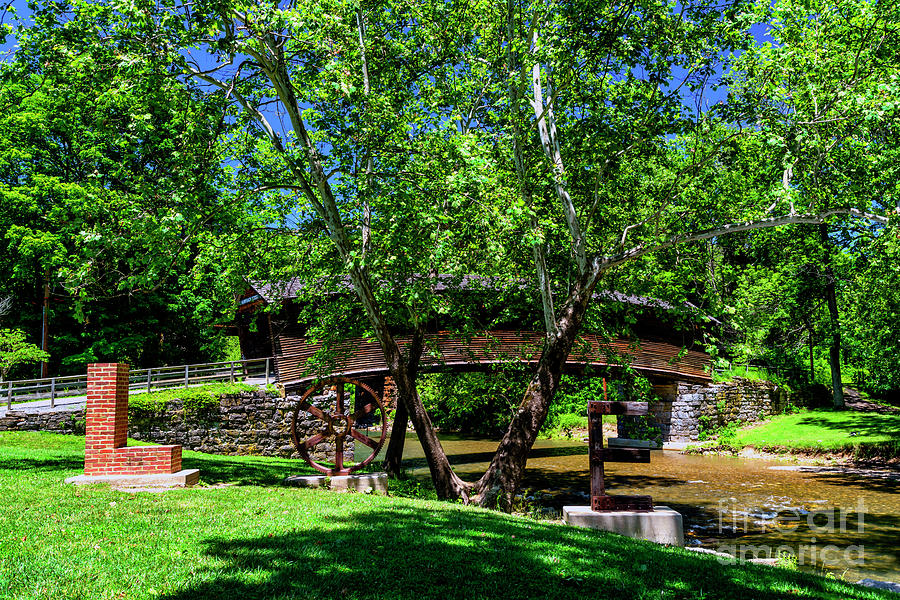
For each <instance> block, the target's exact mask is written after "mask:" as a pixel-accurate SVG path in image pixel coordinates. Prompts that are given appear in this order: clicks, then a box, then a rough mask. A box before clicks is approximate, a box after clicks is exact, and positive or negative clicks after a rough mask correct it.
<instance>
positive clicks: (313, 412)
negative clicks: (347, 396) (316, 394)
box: [300, 402, 331, 423]
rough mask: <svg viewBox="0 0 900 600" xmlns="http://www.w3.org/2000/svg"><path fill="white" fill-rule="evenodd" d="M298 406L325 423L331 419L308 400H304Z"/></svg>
mask: <svg viewBox="0 0 900 600" xmlns="http://www.w3.org/2000/svg"><path fill="white" fill-rule="evenodd" d="M300 408H302V409H303V410H305V411H306V412H308V413H309V414H311V415H312V416H314V417H315V418H317V419H319V420H320V421H325V422H326V423H328V422H329V421H331V419H330V418H329V417H328V415H326V414H325V413H324V412H323V411H322V410H320V409H318V408H316V407H315V406H313V405H312V404H310V403H309V402H304V403H303V404H301V405H300Z"/></svg>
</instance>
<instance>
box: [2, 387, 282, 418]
mask: <svg viewBox="0 0 900 600" xmlns="http://www.w3.org/2000/svg"><path fill="white" fill-rule="evenodd" d="M243 383H246V384H249V385H258V386H260V387H262V386H264V385H265V383H266V381H265V378H264V377H250V378H248V379H246V380H245V381H244V382H243ZM192 387H193V386H192ZM166 389H172V388H166ZM131 393H132V394H143V393H145V392H144V390H132V392H131ZM86 401H87V397H86V396H69V397H66V398H57V399H56V406H53V407H51V406H50V399H49V398H47V399H44V400H34V401H32V402H21V403H19V404H13V405H12V410H13V412H25V413H29V414H43V413H51V412H61V411H73V410H78V409H82V408H84V405H85V402H86ZM6 412H7V410H6V403H5V402H4V403H3V404H2V405H0V419H2V418H3V417H5V416H6Z"/></svg>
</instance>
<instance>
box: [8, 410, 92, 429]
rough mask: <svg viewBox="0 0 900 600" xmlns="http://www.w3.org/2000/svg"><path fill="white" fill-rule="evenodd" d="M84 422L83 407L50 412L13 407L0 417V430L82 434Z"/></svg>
mask: <svg viewBox="0 0 900 600" xmlns="http://www.w3.org/2000/svg"><path fill="white" fill-rule="evenodd" d="M13 407H15V405H13ZM84 424H85V420H84V409H83V408H80V409H76V410H58V411H56V412H52V413H26V412H20V411H16V410H15V409H13V410H11V411H9V412H8V414H7V415H6V416H5V417H2V418H0V431H53V432H56V433H68V434H71V435H84Z"/></svg>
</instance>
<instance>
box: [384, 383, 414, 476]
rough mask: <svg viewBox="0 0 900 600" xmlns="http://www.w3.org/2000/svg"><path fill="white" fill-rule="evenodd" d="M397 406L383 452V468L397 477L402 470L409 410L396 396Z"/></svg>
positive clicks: (390, 474)
mask: <svg viewBox="0 0 900 600" xmlns="http://www.w3.org/2000/svg"><path fill="white" fill-rule="evenodd" d="M397 400H398V402H397V406H396V407H395V408H394V424H393V425H392V426H391V439H390V441H389V442H388V447H387V452H385V454H384V464H383V468H384V470H385V471H386V472H387V474H388V475H389V476H391V477H399V476H400V474H401V473H402V472H403V447H404V445H405V443H406V423H407V421H409V412H408V411H407V410H406V403H405V402H403V401H402V400H400V398H399V394H398V398H397Z"/></svg>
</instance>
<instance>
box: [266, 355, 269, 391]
mask: <svg viewBox="0 0 900 600" xmlns="http://www.w3.org/2000/svg"><path fill="white" fill-rule="evenodd" d="M268 385H269V359H268V358H267V359H266V387H268Z"/></svg>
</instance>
